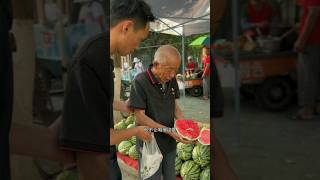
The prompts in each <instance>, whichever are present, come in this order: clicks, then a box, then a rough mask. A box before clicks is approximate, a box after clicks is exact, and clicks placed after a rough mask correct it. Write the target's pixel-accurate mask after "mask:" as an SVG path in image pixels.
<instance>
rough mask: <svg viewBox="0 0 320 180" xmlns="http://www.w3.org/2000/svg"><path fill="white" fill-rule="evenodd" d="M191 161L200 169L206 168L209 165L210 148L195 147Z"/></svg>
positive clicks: (199, 145)
mask: <svg viewBox="0 0 320 180" xmlns="http://www.w3.org/2000/svg"><path fill="white" fill-rule="evenodd" d="M192 159H193V161H194V162H195V163H197V164H198V165H200V166H201V167H205V166H207V165H208V164H209V163H210V146H204V145H201V144H198V145H196V146H195V147H194V148H193V151H192Z"/></svg>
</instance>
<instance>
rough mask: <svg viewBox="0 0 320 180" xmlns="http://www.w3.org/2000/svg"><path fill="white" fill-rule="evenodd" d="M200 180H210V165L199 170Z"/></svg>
mask: <svg viewBox="0 0 320 180" xmlns="http://www.w3.org/2000/svg"><path fill="white" fill-rule="evenodd" d="M200 180H210V166H207V167H206V168H204V169H203V170H202V171H201V173H200Z"/></svg>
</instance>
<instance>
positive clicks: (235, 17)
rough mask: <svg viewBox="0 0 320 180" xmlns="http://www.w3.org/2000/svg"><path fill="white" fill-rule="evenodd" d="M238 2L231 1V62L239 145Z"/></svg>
mask: <svg viewBox="0 0 320 180" xmlns="http://www.w3.org/2000/svg"><path fill="white" fill-rule="evenodd" d="M238 7H239V6H238V0H232V36H233V42H234V53H233V62H234V74H235V78H234V80H235V83H234V98H235V104H234V108H235V113H234V125H235V129H234V132H235V133H236V134H235V136H236V137H235V138H236V139H237V140H238V143H240V77H239V76H240V75H239V44H238V37H239V34H238V32H239V29H238V22H239V19H238V17H239V16H238V15H239V13H238Z"/></svg>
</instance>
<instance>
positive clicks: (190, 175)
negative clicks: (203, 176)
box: [180, 160, 201, 180]
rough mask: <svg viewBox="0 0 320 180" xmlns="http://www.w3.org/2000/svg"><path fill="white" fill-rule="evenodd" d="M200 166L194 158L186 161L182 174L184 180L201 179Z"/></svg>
mask: <svg viewBox="0 0 320 180" xmlns="http://www.w3.org/2000/svg"><path fill="white" fill-rule="evenodd" d="M200 171H201V169H200V166H199V165H198V164H197V163H195V162H194V161H192V160H189V161H186V162H184V163H183V164H182V166H181V170H180V175H181V177H182V179H183V180H199V177H200Z"/></svg>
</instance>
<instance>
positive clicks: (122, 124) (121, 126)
mask: <svg viewBox="0 0 320 180" xmlns="http://www.w3.org/2000/svg"><path fill="white" fill-rule="evenodd" d="M126 128H127V125H126V123H125V122H124V121H120V122H118V123H117V124H115V125H114V129H116V130H120V129H126Z"/></svg>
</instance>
